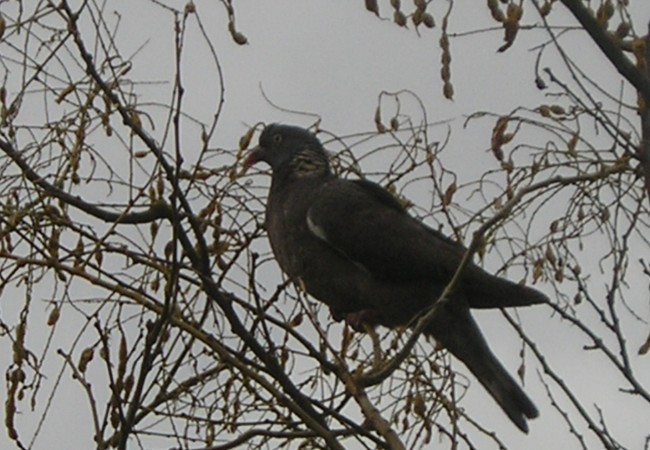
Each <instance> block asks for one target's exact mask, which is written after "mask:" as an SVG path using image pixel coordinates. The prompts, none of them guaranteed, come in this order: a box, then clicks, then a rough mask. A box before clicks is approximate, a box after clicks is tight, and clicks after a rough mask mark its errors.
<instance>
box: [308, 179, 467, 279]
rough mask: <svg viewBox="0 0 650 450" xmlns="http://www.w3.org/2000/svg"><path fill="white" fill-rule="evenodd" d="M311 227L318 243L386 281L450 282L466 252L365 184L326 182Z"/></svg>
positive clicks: (380, 190) (313, 209) (372, 185)
mask: <svg viewBox="0 0 650 450" xmlns="http://www.w3.org/2000/svg"><path fill="white" fill-rule="evenodd" d="M307 225H308V227H309V229H310V231H311V232H312V233H313V234H314V235H315V236H317V237H318V238H319V239H321V240H322V241H325V242H326V243H327V244H329V245H330V246H332V247H333V248H335V249H336V250H337V251H339V252H341V253H342V254H344V255H345V256H346V257H347V258H349V259H351V260H353V261H354V262H355V263H357V264H358V265H360V266H363V267H364V268H365V269H366V270H368V271H369V272H370V273H372V274H373V276H375V277H376V278H379V279H383V280H386V281H396V282H400V281H413V280H424V279H427V280H430V281H436V280H437V281H440V282H446V281H448V280H449V279H450V278H451V276H452V275H453V273H454V271H455V270H456V268H457V266H458V264H459V263H460V261H461V259H462V257H463V253H464V251H465V248H464V247H463V246H462V245H460V244H458V243H456V242H454V241H452V240H450V239H448V238H447V237H445V236H444V235H442V234H441V233H439V232H438V231H436V230H433V229H431V228H429V227H427V226H425V225H423V224H422V223H421V222H419V221H418V220H416V219H414V218H412V217H411V216H409V215H408V214H407V213H406V211H405V210H404V208H403V207H402V206H401V204H400V203H399V202H398V201H397V200H396V199H395V198H394V197H393V196H392V195H391V194H390V193H389V192H387V191H386V190H384V189H383V188H382V187H380V186H379V185H377V184H375V183H372V182H369V181H365V180H359V181H349V180H342V179H333V180H330V181H329V182H327V183H325V184H324V185H323V186H322V188H321V189H320V190H319V191H318V193H317V194H316V195H315V196H314V198H313V202H312V204H311V206H310V208H309V210H308V213H307Z"/></svg>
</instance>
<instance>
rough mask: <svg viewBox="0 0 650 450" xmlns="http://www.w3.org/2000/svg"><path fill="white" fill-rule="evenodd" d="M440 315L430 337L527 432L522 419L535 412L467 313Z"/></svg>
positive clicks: (449, 309)
mask: <svg viewBox="0 0 650 450" xmlns="http://www.w3.org/2000/svg"><path fill="white" fill-rule="evenodd" d="M441 313H442V314H437V315H436V318H434V321H433V323H432V324H431V325H430V327H429V330H430V332H431V334H432V335H433V336H434V337H435V338H436V340H438V341H440V343H441V344H442V345H443V346H444V347H445V348H447V350H449V351H450V352H451V353H452V354H453V355H454V356H455V357H456V358H458V359H460V360H461V361H462V362H463V364H465V366H467V368H468V369H469V370H470V371H471V372H472V373H473V374H474V376H475V377H476V379H477V380H478V381H479V382H480V383H481V384H482V385H483V386H484V387H485V389H487V391H488V392H489V393H490V395H491V396H492V397H493V398H494V400H496V402H497V403H498V404H499V406H501V409H503V411H504V412H505V413H506V414H507V415H508V417H509V418H510V420H512V422H513V423H514V424H515V425H516V426H517V428H519V429H520V430H521V431H523V432H524V433H528V423H527V421H526V420H527V419H533V418H535V417H537V416H538V415H539V412H538V411H537V408H536V407H535V405H534V404H533V402H532V401H531V400H530V398H528V396H527V395H526V393H525V392H524V391H523V389H522V388H521V387H520V386H519V384H518V383H517V382H516V381H515V380H514V379H513V378H512V377H511V376H510V374H509V373H508V372H507V371H506V369H505V368H504V367H503V366H502V365H501V363H500V362H499V360H498V359H497V358H496V357H495V356H494V354H493V353H492V351H491V350H490V348H489V347H488V345H487V342H486V341H485V339H484V338H483V335H482V333H481V331H480V329H479V328H478V325H477V324H476V322H474V319H473V318H472V316H471V315H470V313H469V310H468V309H466V308H459V307H449V305H445V310H443V311H441Z"/></svg>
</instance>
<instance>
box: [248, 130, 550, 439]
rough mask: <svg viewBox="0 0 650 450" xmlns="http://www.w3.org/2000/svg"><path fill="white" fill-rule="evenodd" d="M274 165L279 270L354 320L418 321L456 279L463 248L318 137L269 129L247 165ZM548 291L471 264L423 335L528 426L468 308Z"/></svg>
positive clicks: (271, 231) (269, 227) (539, 297)
mask: <svg viewBox="0 0 650 450" xmlns="http://www.w3.org/2000/svg"><path fill="white" fill-rule="evenodd" d="M260 162H264V163H266V164H268V165H269V166H270V168H271V185H270V188H269V193H268V197H267V200H266V211H265V225H266V231H267V234H268V239H269V241H270V244H271V249H272V251H273V253H274V256H275V259H276V260H277V262H278V264H279V266H280V268H281V269H282V271H283V272H284V273H285V274H286V275H287V276H288V278H289V279H290V280H292V281H293V282H295V283H298V284H299V285H300V286H302V287H303V288H304V289H305V290H306V292H307V293H309V295H311V296H312V297H314V298H315V299H317V300H318V301H320V302H322V303H324V304H326V305H328V306H329V308H330V311H331V314H332V317H333V318H334V319H336V320H342V319H345V320H346V321H347V322H348V323H349V324H350V325H351V326H352V327H353V328H356V329H360V328H363V324H364V323H365V324H367V325H369V326H372V327H375V326H384V327H387V328H396V327H401V326H412V325H413V321H414V318H416V317H418V315H419V314H421V313H422V312H423V311H425V310H427V309H428V308H430V307H431V306H432V305H433V304H435V302H436V301H437V300H438V298H439V297H440V295H441V293H442V292H443V290H444V288H445V287H446V285H447V284H448V283H449V281H450V280H451V278H452V276H453V274H454V273H455V271H456V269H457V267H458V265H459V263H460V261H461V260H462V258H463V256H464V253H465V251H466V248H465V247H464V246H463V245H462V244H460V243H458V242H456V241H454V240H453V239H451V238H448V237H447V236H446V235H444V234H443V233H442V232H440V231H438V230H436V229H433V228H431V227H429V226H427V225H426V224H424V223H423V222H421V221H420V220H418V219H417V218H415V217H413V216H411V215H410V214H409V213H408V211H407V210H406V209H405V207H404V206H403V204H402V203H401V202H400V201H399V200H398V199H397V198H396V197H395V196H394V195H393V194H391V193H390V192H389V191H387V190H386V189H384V188H383V187H382V186H380V185H379V184H376V183H374V182H372V181H370V180H367V179H364V178H360V179H344V178H341V177H339V176H337V175H336V174H335V173H334V172H333V170H332V167H331V165H330V162H329V154H328V152H327V151H326V150H325V149H324V148H323V145H322V144H321V142H320V141H319V139H318V138H317V137H316V135H315V134H314V133H312V132H310V131H309V130H307V129H305V128H301V127H298V126H293V125H285V124H276V123H273V124H269V125H267V126H265V127H264V129H263V130H262V132H261V134H260V136H259V144H258V145H257V146H256V147H254V148H253V149H251V150H250V151H249V152H248V153H247V155H246V157H245V160H244V167H245V168H249V167H250V166H252V165H254V164H257V163H260ZM548 301H549V300H548V297H547V296H546V295H545V294H543V293H542V292H540V291H538V290H536V289H533V288H531V287H527V286H524V285H521V284H518V283H514V282H512V281H509V280H507V279H505V278H501V277H497V276H495V275H492V274H490V273H489V272H487V271H486V270H484V269H483V268H481V267H479V266H478V265H476V264H474V263H473V262H470V263H469V264H468V265H467V266H466V267H465V269H464V271H463V272H462V277H461V278H460V281H459V283H458V285H457V286H456V288H455V289H454V290H453V292H452V294H451V296H450V297H449V299H448V301H445V302H443V303H442V304H441V305H440V310H439V311H436V314H434V316H433V318H432V320H431V322H430V323H429V324H427V327H426V329H425V331H424V333H425V334H427V335H430V336H432V337H433V338H434V339H435V341H436V342H437V343H439V344H440V345H441V346H442V347H444V348H446V349H447V350H448V351H449V352H450V353H451V354H452V355H454V357H456V358H457V359H459V360H460V361H461V362H462V363H463V364H464V365H465V366H466V367H467V368H468V369H469V371H470V372H471V373H472V374H473V375H474V376H475V377H476V379H477V380H478V381H479V382H480V383H481V384H482V385H483V386H484V387H485V389H486V390H487V391H488V393H489V394H490V395H491V396H492V397H493V398H494V400H495V401H496V402H497V404H498V405H499V406H500V407H501V409H502V410H503V411H504V412H505V414H506V415H507V416H508V417H509V418H510V420H511V421H512V422H513V423H514V424H515V425H516V426H517V427H518V428H519V429H520V430H521V431H523V432H524V433H528V422H527V419H533V418H535V417H537V416H538V415H539V412H538V410H537V407H536V406H535V404H534V403H533V401H532V400H531V399H530V398H529V397H528V396H527V395H526V393H525V392H524V391H523V389H522V388H521V387H520V386H519V384H518V383H517V382H516V381H515V380H514V379H513V378H512V376H511V375H510V374H509V373H508V371H507V370H506V369H505V368H504V367H503V365H502V364H501V363H500V362H499V360H498V359H497V357H496V356H495V355H494V353H493V352H492V350H491V349H490V347H489V346H488V344H487V342H486V340H485V338H484V337H483V334H482V333H481V330H480V329H479V327H478V324H477V323H476V321H475V320H474V318H473V317H472V315H471V312H470V308H479V309H481V308H505V307H514V306H529V305H535V304H541V303H545V302H548Z"/></svg>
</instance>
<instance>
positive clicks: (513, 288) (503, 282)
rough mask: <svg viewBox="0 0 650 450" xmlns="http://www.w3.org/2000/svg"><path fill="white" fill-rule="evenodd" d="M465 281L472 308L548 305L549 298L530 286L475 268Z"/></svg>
mask: <svg viewBox="0 0 650 450" xmlns="http://www.w3.org/2000/svg"><path fill="white" fill-rule="evenodd" d="M473 269H474V270H473V271H471V272H469V271H468V274H467V275H466V279H465V280H463V289H464V290H465V292H466V294H467V295H466V297H467V299H468V300H467V301H468V303H469V306H470V308H508V307H512V306H530V305H537V304H540V303H548V302H549V299H548V297H547V296H546V295H545V294H543V293H541V292H540V291H538V290H537V289H533V288H531V287H528V286H523V285H521V284H518V283H514V282H512V281H510V280H507V279H505V278H500V277H496V276H494V275H492V274H490V273H488V272H485V271H484V270H483V269H481V268H479V267H477V266H474V267H473Z"/></svg>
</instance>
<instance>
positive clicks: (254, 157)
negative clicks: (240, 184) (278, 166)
mask: <svg viewBox="0 0 650 450" xmlns="http://www.w3.org/2000/svg"><path fill="white" fill-rule="evenodd" d="M265 152H266V149H265V148H264V147H260V146H259V145H258V146H257V147H254V148H252V149H251V150H250V151H249V152H248V154H247V155H246V158H244V164H243V171H244V173H246V172H247V171H248V169H249V168H250V167H251V166H252V165H253V164H256V163H258V162H259V161H263V160H264V153H265Z"/></svg>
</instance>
